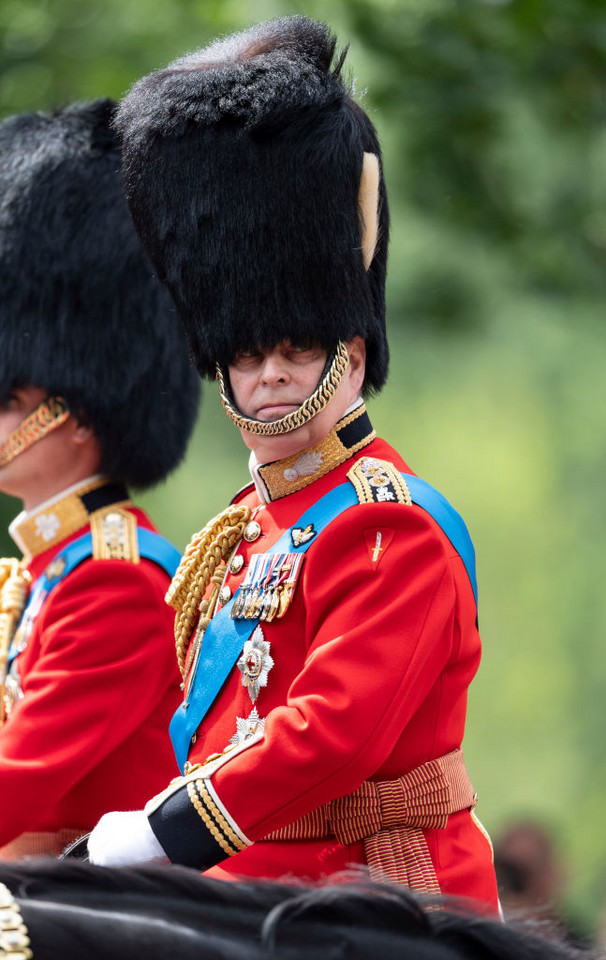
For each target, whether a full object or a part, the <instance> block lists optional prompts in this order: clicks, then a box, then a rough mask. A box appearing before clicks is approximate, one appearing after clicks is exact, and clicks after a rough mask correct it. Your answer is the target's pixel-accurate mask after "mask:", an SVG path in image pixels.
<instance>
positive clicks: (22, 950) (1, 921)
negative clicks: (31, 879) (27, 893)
mask: <svg viewBox="0 0 606 960" xmlns="http://www.w3.org/2000/svg"><path fill="white" fill-rule="evenodd" d="M30 947H31V944H30V939H29V936H28V931H27V927H26V926H25V924H24V922H23V917H22V916H21V911H20V909H19V905H18V903H17V901H16V900H15V898H14V897H13V895H12V893H11V892H10V890H9V889H8V887H7V886H6V885H5V884H4V883H0V958H1V957H6V958H7V960H32V957H33V956H34V955H33V953H32V951H31V949H30Z"/></svg>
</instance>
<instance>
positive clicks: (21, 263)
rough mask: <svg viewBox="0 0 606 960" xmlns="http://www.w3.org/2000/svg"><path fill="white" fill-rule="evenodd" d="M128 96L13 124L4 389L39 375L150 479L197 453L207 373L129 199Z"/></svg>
mask: <svg viewBox="0 0 606 960" xmlns="http://www.w3.org/2000/svg"><path fill="white" fill-rule="evenodd" d="M114 111H115V104H113V103H112V101H110V100H97V101H95V102H93V103H90V104H83V105H76V106H72V107H69V108H67V109H65V110H61V111H57V112H56V113H53V114H43V113H35V114H27V115H22V116H15V117H11V118H10V119H8V120H6V121H4V122H3V123H2V124H0V274H1V276H2V297H1V299H0V392H2V393H3V394H6V393H7V392H8V391H9V390H10V389H11V388H12V387H13V386H15V385H19V384H21V385H23V384H29V385H34V386H39V387H44V388H46V389H48V391H49V393H51V394H59V395H61V396H63V397H64V398H65V399H66V400H67V402H68V404H69V406H70V408H71V409H73V410H77V411H82V412H83V413H84V415H85V416H86V418H87V419H88V420H89V421H90V423H91V424H92V426H93V428H94V430H95V433H96V435H97V437H98V439H99V440H100V442H101V447H102V451H103V463H102V468H103V470H104V471H105V472H107V473H109V474H111V475H113V476H116V477H120V478H121V479H124V480H126V481H127V482H130V483H132V484H134V485H135V486H138V487H145V486H149V485H151V484H153V483H155V482H156V481H158V480H160V479H162V478H163V477H164V476H165V475H166V474H167V473H168V472H169V471H170V470H171V469H172V468H173V467H175V466H176V465H177V463H178V462H179V460H180V459H181V457H182V456H183V454H184V452H185V447H186V445H187V440H188V439H189V435H190V433H191V429H192V427H193V423H194V420H195V416H196V412H197V401H198V389H199V386H198V380H197V377H196V375H195V371H193V369H192V368H191V366H190V363H189V359H188V352H187V345H186V341H185V338H184V336H183V333H182V330H181V329H180V324H179V323H178V320H177V318H176V315H175V310H174V306H173V304H172V302H171V299H170V297H169V296H168V294H167V292H166V290H165V289H164V288H163V287H162V286H161V285H160V284H159V283H158V281H157V280H156V278H155V277H154V276H153V270H152V266H151V264H150V262H149V261H148V259H147V257H146V256H145V254H144V253H143V251H142V250H141V247H140V244H139V242H138V239H137V236H136V233H135V231H134V230H133V226H132V221H131V218H130V215H129V212H128V208H127V205H126V202H125V200H124V196H123V190H122V183H121V177H120V152H119V146H118V142H117V138H116V136H115V134H114V133H113V131H112V129H111V126H110V124H111V120H112V118H113V114H114Z"/></svg>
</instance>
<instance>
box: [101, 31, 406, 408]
mask: <svg viewBox="0 0 606 960" xmlns="http://www.w3.org/2000/svg"><path fill="white" fill-rule="evenodd" d="M335 48H336V40H335V37H334V36H333V35H332V34H331V33H330V31H329V29H328V28H327V27H326V26H324V25H323V24H320V23H316V22H315V21H313V20H309V19H308V18H306V17H300V16H296V17H285V18H282V19H279V20H274V21H269V22H267V23H262V24H260V25H259V26H256V27H253V28H251V29H250V30H246V31H244V32H243V33H239V34H235V35H234V36H231V37H228V38H227V39H225V40H220V41H217V42H216V43H213V44H211V45H210V46H209V47H207V48H206V49H204V50H200V51H197V52H196V53H192V54H190V55H188V56H186V57H182V58H181V59H180V60H177V61H175V63H173V64H172V65H171V66H169V67H168V68H166V69H165V70H161V71H159V72H157V73H154V74H151V75H149V76H148V77H145V78H143V79H142V80H140V81H139V82H138V83H137V84H135V86H134V87H133V89H132V90H131V92H130V93H129V94H128V95H127V97H126V98H125V100H124V101H123V103H122V105H121V106H120V108H119V112H118V116H117V127H118V130H119V132H120V134H121V136H122V139H123V153H124V177H125V185H126V193H127V197H128V201H129V204H130V208H131V213H132V215H133V220H134V222H135V226H136V228H137V230H138V232H139V235H140V237H141V239H142V242H143V245H144V247H145V249H146V250H147V252H148V253H149V255H150V258H151V260H152V262H153V263H154V265H155V268H156V271H157V273H158V276H159V277H160V279H161V280H162V281H163V282H164V283H166V285H167V286H168V288H169V290H170V291H171V293H172V295H173V297H174V300H175V303H176V305H177V308H178V311H179V314H180V316H181V318H182V320H183V323H184V326H185V329H186V332H187V336H188V339H189V342H190V347H191V351H192V355H193V357H194V361H195V363H196V366H197V368H198V371H199V372H200V374H201V375H203V376H204V375H209V376H213V375H214V364H215V362H216V361H219V362H220V363H223V364H225V363H227V362H229V360H231V359H232V358H233V356H234V354H235V353H236V351H237V350H240V349H246V348H252V347H255V346H257V345H260V346H262V347H269V346H272V345H274V344H276V343H278V342H279V341H281V340H284V339H287V338H289V339H290V340H292V341H293V342H300V343H303V342H309V341H310V340H314V341H319V342H320V343H321V344H322V345H323V346H324V347H325V348H326V349H327V350H328V351H330V350H332V349H333V348H334V346H335V345H336V343H337V342H338V340H340V339H341V340H348V339H350V338H351V337H353V336H354V335H356V334H360V335H361V336H362V337H363V338H364V339H365V341H366V345H367V353H368V362H367V376H366V384H365V386H366V389H367V390H373V389H375V390H378V389H380V387H381V386H382V385H383V383H384V381H385V378H386V375H387V365H388V348H387V340H386V336H385V319H384V314H385V298H384V286H385V268H386V260H387V237H388V213H387V199H386V194H385V187H384V184H383V178H382V175H381V183H380V197H381V206H380V212H379V240H378V244H377V250H376V252H375V256H374V258H373V260H372V262H371V264H370V267H369V269H368V270H366V269H365V266H364V261H363V256H362V250H361V237H360V224H359V217H358V190H359V184H360V176H361V172H362V163H363V155H364V153H365V152H371V153H375V154H377V155H378V156H380V148H379V143H378V140H377V136H376V133H375V130H374V128H373V126H372V124H371V122H370V120H369V119H368V117H367V116H366V114H365V113H364V111H363V110H362V109H361V108H360V107H359V106H358V105H357V104H356V103H354V101H353V100H352V99H351V97H350V96H349V93H348V90H347V89H346V86H345V84H344V83H343V81H342V79H341V66H342V62H343V57H337V56H336V54H335Z"/></svg>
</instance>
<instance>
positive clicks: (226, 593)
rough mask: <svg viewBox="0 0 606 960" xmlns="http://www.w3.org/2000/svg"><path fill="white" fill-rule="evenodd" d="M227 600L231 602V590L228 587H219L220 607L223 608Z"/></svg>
mask: <svg viewBox="0 0 606 960" xmlns="http://www.w3.org/2000/svg"><path fill="white" fill-rule="evenodd" d="M229 600H231V590H230V589H229V587H221V589H220V590H219V602H220V603H221V606H225V604H226V603H228V601H229Z"/></svg>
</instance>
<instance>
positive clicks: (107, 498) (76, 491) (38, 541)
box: [9, 476, 130, 558]
mask: <svg viewBox="0 0 606 960" xmlns="http://www.w3.org/2000/svg"><path fill="white" fill-rule="evenodd" d="M129 504H130V500H129V497H128V491H127V490H126V487H125V486H124V484H122V483H118V482H114V481H111V480H108V479H107V477H101V476H95V477H90V478H89V479H88V480H85V481H84V482H83V483H79V484H76V485H75V486H73V487H69V488H68V489H67V490H64V491H63V492H62V493H60V494H58V495H57V496H56V497H52V498H51V499H50V500H46V501H45V503H42V504H40V506H39V507H36V509H35V510H31V511H30V512H28V513H26V512H25V511H24V512H23V513H20V514H19V516H18V517H16V518H15V520H13V522H12V523H11V525H10V527H9V533H10V535H11V537H12V538H13V540H14V541H15V543H16V544H17V546H18V547H19V549H20V550H21V551H22V552H23V554H24V555H25V556H26V557H28V558H31V557H36V556H38V554H40V553H43V552H44V551H45V550H49V549H50V548H51V547H54V546H56V545H57V544H58V543H61V542H62V541H63V540H65V538H66V537H69V536H71V534H72V533H75V532H76V530H79V529H80V528H81V527H84V526H86V525H87V524H88V523H89V519H90V515H91V513H94V511H95V510H100V509H102V508H103V507H107V506H110V505H116V506H117V505H120V506H127V505H129Z"/></svg>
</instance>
